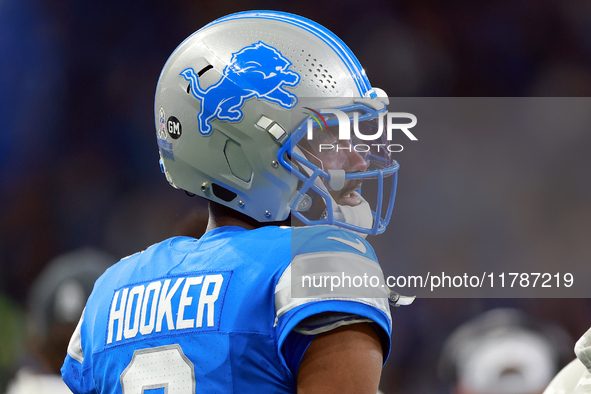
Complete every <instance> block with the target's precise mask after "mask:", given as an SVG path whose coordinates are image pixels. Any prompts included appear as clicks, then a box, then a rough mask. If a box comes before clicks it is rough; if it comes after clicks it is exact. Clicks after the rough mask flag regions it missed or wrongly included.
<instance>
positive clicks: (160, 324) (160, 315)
mask: <svg viewBox="0 0 591 394" xmlns="http://www.w3.org/2000/svg"><path fill="white" fill-rule="evenodd" d="M230 276H231V271H224V272H208V273H203V274H199V273H195V274H194V275H193V276H186V277H167V278H163V279H160V280H155V281H151V282H143V283H138V284H135V285H129V286H127V287H123V288H120V289H118V290H115V293H114V294H113V298H112V301H111V304H110V310H109V319H108V327H107V337H106V344H105V346H106V347H110V346H115V345H119V344H122V343H125V342H127V341H130V340H134V339H140V338H143V337H145V336H149V337H158V336H162V335H166V334H170V332H171V331H176V333H177V334H179V333H180V332H179V331H183V332H187V333H188V332H192V331H195V330H218V329H219V321H220V314H221V310H222V306H223V302H224V296H225V293H226V289H227V288H228V281H229V279H230Z"/></svg>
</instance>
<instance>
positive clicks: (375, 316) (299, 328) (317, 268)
mask: <svg viewBox="0 0 591 394" xmlns="http://www.w3.org/2000/svg"><path fill="white" fill-rule="evenodd" d="M297 241H298V240H297V239H296V240H295V242H292V260H291V263H290V264H289V266H288V267H287V268H286V269H285V270H284V272H283V274H282V275H281V277H280V279H279V280H278V282H277V284H276V287H275V327H276V330H277V331H276V332H277V341H278V351H279V354H280V357H281V358H282V361H283V362H284V364H285V366H286V368H288V369H289V370H290V371H291V372H292V373H293V374H294V375H295V373H296V372H297V366H298V365H299V362H300V361H301V358H302V356H303V354H304V352H305V350H306V349H307V347H308V346H309V344H310V342H311V341H312V340H313V339H314V337H315V335H316V334H318V333H321V332H325V331H328V330H332V329H334V328H336V327H340V326H342V325H346V324H355V323H360V322H371V323H373V324H374V326H375V327H376V329H377V330H378V332H379V334H380V338H381V340H382V348H383V350H384V362H386V360H387V357H388V355H389V351H390V337H391V331H392V329H391V316H390V306H389V303H388V288H387V286H385V281H384V275H383V272H382V270H381V267H380V265H379V263H378V262H377V258H376V256H375V253H374V251H373V249H372V248H371V246H370V245H369V243H367V241H365V240H364V239H362V238H361V237H359V236H357V235H356V234H354V233H351V232H348V231H343V230H335V229H334V228H329V229H328V230H326V231H322V232H319V233H316V234H313V236H311V237H309V238H308V239H306V240H304V241H303V242H301V243H300V244H299V245H298V242H297Z"/></svg>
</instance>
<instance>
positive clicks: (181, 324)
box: [176, 276, 205, 330]
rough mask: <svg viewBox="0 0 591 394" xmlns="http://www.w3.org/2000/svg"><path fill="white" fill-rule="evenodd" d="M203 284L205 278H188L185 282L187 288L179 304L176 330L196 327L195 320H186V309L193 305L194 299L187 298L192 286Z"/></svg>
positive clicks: (184, 289)
mask: <svg viewBox="0 0 591 394" xmlns="http://www.w3.org/2000/svg"><path fill="white" fill-rule="evenodd" d="M201 282H203V276H198V277H196V278H187V280H186V281H185V287H183V292H182V293H181V301H180V302H179V313H178V315H177V318H176V329H177V330H181V329H183V328H193V327H194V326H195V319H184V314H185V307H187V306H189V305H191V302H193V297H189V296H187V294H188V293H189V287H191V286H192V285H200V284H201ZM204 287H205V286H204Z"/></svg>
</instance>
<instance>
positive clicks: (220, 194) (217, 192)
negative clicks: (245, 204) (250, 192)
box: [211, 183, 237, 202]
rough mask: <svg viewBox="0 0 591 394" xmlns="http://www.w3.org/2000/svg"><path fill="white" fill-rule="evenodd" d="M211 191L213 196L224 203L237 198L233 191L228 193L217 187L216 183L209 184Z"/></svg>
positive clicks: (226, 190) (224, 189)
mask: <svg viewBox="0 0 591 394" xmlns="http://www.w3.org/2000/svg"><path fill="white" fill-rule="evenodd" d="M211 191H212V192H213V194H214V196H216V197H217V198H219V199H220V200H222V201H225V202H230V201H232V200H233V199H235V198H236V196H237V194H236V193H234V192H233V191H230V190H228V189H226V188H225V187H223V186H220V185H218V184H217V183H212V184H211Z"/></svg>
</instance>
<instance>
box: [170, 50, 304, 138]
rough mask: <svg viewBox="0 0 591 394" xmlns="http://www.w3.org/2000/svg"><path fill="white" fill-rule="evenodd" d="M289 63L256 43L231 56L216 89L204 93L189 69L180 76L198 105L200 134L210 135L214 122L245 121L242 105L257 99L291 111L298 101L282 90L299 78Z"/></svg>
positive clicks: (211, 87) (211, 88)
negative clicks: (216, 120)
mask: <svg viewBox="0 0 591 394" xmlns="http://www.w3.org/2000/svg"><path fill="white" fill-rule="evenodd" d="M290 66H291V62H290V61H289V60H288V59H287V58H285V57H284V56H283V55H282V54H281V53H280V52H279V51H278V50H276V49H275V48H273V47H270V46H269V45H267V44H265V43H263V42H262V41H259V42H258V43H256V44H252V45H249V46H247V47H244V48H242V49H241V50H240V51H238V52H236V53H234V54H232V60H231V62H230V64H228V65H227V66H226V67H225V68H224V75H223V77H222V78H221V79H220V80H219V82H217V83H216V84H215V85H211V86H210V87H209V88H208V89H206V90H203V89H202V88H201V87H200V86H199V79H198V75H197V73H196V72H195V70H193V68H191V67H189V68H186V69H184V70H183V72H181V74H180V75H182V76H183V77H184V78H185V79H186V80H187V81H189V83H190V85H191V92H192V93H193V96H194V97H195V98H196V99H198V100H200V101H201V110H200V111H199V114H198V115H197V119H198V120H199V131H200V132H201V134H204V135H208V134H210V133H211V130H212V128H211V123H210V122H211V121H212V120H213V119H214V118H217V119H220V120H227V121H231V122H237V121H239V120H241V119H242V118H243V117H244V113H243V112H242V110H241V108H242V106H243V105H244V101H245V100H247V99H249V98H251V97H256V98H259V99H263V100H268V101H272V102H274V103H277V104H279V105H280V106H282V107H283V108H287V109H290V108H293V107H294V106H295V105H296V104H297V102H298V98H297V96H296V95H295V94H293V93H290V92H288V91H287V90H285V89H284V86H296V85H297V84H298V83H299V82H300V75H299V74H298V73H296V72H294V71H289V70H287V69H288V68H289V67H290Z"/></svg>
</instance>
